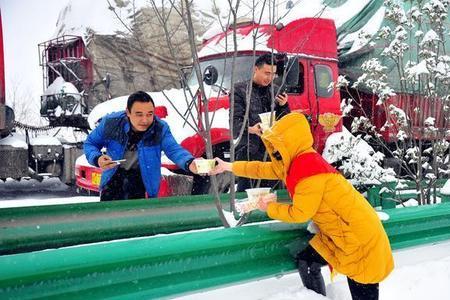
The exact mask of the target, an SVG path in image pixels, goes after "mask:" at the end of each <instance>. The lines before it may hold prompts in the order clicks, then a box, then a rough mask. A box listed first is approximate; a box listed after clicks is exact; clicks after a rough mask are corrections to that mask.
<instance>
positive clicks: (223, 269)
mask: <svg viewBox="0 0 450 300" xmlns="http://www.w3.org/2000/svg"><path fill="white" fill-rule="evenodd" d="M385 212H386V213H387V214H389V216H390V218H389V220H387V221H384V222H383V225H384V226H385V228H386V231H387V233H388V236H389V238H390V240H391V245H392V247H393V249H399V248H404V247H409V246H415V245H420V244H425V243H431V242H436V241H441V240H446V239H450V203H446V204H440V205H433V206H421V207H409V208H402V209H391V210H386V211H385ZM309 239H310V235H309V234H308V233H307V232H306V230H305V225H304V224H284V223H276V222H270V223H263V224H252V225H249V226H244V227H237V228H227V229H211V230H203V231H198V232H186V233H177V234H170V235H165V236H153V237H147V238H137V239H132V240H125V241H123V240H122V241H113V242H107V243H99V244H91V245H83V246H77V247H67V248H61V249H53V250H46V251H38V252H30V253H20V254H14V255H4V256H1V257H0V296H1V298H2V299H39V298H41V299H80V298H84V299H104V298H109V299H153V298H170V297H174V296H176V295H181V294H186V293H191V292H195V291H198V290H202V289H207V288H211V287H217V286H221V285H226V284H231V283H236V282H242V281H248V280H254V279H257V278H263V277H268V276H275V275H281V274H283V273H287V272H291V271H293V270H295V266H294V259H293V256H294V255H295V253H297V252H298V251H299V250H301V249H302V248H303V247H304V246H305V245H306V244H307V242H308V240H309Z"/></svg>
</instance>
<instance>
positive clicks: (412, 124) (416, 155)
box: [336, 0, 450, 204]
mask: <svg viewBox="0 0 450 300" xmlns="http://www.w3.org/2000/svg"><path fill="white" fill-rule="evenodd" d="M384 5H385V9H386V10H385V24H386V26H384V27H382V28H381V29H380V30H379V31H378V33H377V34H376V35H375V36H373V37H372V39H373V41H376V42H374V43H373V44H374V45H375V44H377V45H383V46H384V48H383V50H381V53H380V55H379V56H376V57H372V58H370V59H368V60H367V61H365V62H364V63H363V64H362V66H361V69H362V71H363V74H362V75H361V76H360V77H359V78H358V79H357V80H355V81H354V82H353V83H350V82H349V81H348V80H346V79H345V78H340V79H339V80H338V82H337V83H336V87H338V88H340V89H343V90H345V91H346V95H348V96H349V97H346V98H345V99H343V101H342V111H343V113H344V114H346V115H348V116H352V114H355V112H358V113H357V114H358V117H354V118H353V121H352V124H351V131H352V133H354V134H357V135H358V137H359V138H362V139H364V140H366V141H368V142H369V143H370V144H371V145H373V146H374V147H375V149H377V150H378V151H381V152H382V153H383V155H386V157H387V160H385V162H386V161H390V162H394V164H393V165H392V164H391V166H394V167H395V169H396V171H397V175H398V178H399V179H407V180H410V181H413V182H414V183H415V187H416V190H417V194H418V195H419V197H418V201H419V204H428V203H435V202H436V195H437V193H436V187H437V182H438V180H439V179H441V178H448V175H449V174H450V168H449V165H450V162H449V142H448V140H449V138H450V130H449V128H450V90H449V86H450V85H449V83H450V82H449V80H450V58H449V56H448V51H449V50H450V47H449V46H450V44H449V42H448V35H449V31H448V25H449V24H448V21H449V19H448V10H449V5H450V1H448V0H430V1H413V0H412V1H396V0H386V1H385V3H384ZM388 70H389V71H390V70H395V72H391V73H389V72H388ZM392 74H394V76H396V77H397V78H398V79H397V80H392V79H393V78H389V77H388V76H389V75H390V76H392ZM393 81H394V82H393ZM374 96H375V97H376V99H374V98H372V97H374ZM368 100H371V101H374V100H376V105H375V107H368V106H370V105H367V103H368V102H367V101H368ZM379 112H382V113H384V115H385V123H384V124H373V123H372V122H371V120H372V119H373V118H372V116H374V115H375V114H376V113H379ZM353 170H356V171H358V168H347V171H349V172H350V173H354V172H353ZM353 175H355V176H356V175H357V174H353Z"/></svg>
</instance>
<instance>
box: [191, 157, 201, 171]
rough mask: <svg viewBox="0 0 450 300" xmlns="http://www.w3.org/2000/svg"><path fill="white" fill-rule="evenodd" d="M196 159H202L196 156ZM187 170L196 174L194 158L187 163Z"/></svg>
mask: <svg viewBox="0 0 450 300" xmlns="http://www.w3.org/2000/svg"><path fill="white" fill-rule="evenodd" d="M196 159H202V158H196ZM189 171H191V172H192V173H194V174H198V170H197V165H196V164H195V159H194V160H193V161H192V162H191V163H190V164H189Z"/></svg>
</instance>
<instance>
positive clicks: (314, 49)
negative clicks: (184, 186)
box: [76, 18, 342, 195]
mask: <svg viewBox="0 0 450 300" xmlns="http://www.w3.org/2000/svg"><path fill="white" fill-rule="evenodd" d="M235 31H236V34H237V39H238V42H237V44H238V50H237V56H236V58H235V59H236V63H235V66H236V68H237V69H236V73H235V74H236V77H237V78H235V79H234V81H235V82H238V81H242V80H250V79H251V75H252V69H253V65H254V59H255V55H256V56H257V55H260V54H263V53H267V52H269V53H272V52H273V53H274V54H275V57H276V58H277V59H278V70H279V72H278V76H279V79H282V78H284V79H285V80H284V81H285V85H286V89H287V93H288V94H289V106H290V108H291V110H292V111H301V112H303V113H305V114H307V115H309V116H310V118H311V122H312V123H311V124H312V128H313V131H314V132H313V133H314V136H315V142H316V145H315V146H316V149H318V150H319V151H321V150H322V149H323V147H324V144H325V140H326V138H327V136H328V135H329V134H330V133H332V132H335V131H340V130H341V128H342V120H341V111H340V101H341V98H340V95H339V91H336V90H335V89H329V88H328V87H329V85H330V84H331V83H332V82H334V81H336V79H337V77H338V64H337V63H338V59H337V49H336V28H335V25H334V22H333V21H332V20H328V19H320V18H303V19H298V20H296V21H293V22H291V23H289V24H287V25H286V26H283V27H281V28H280V27H277V26H275V25H267V24H255V23H248V22H247V23H242V24H238V26H237V28H236V30H235ZM233 32H234V29H231V28H230V29H229V30H228V31H227V32H224V33H219V34H217V35H215V36H213V37H211V38H209V39H208V40H205V41H204V42H203V44H202V47H201V49H200V51H199V53H198V55H199V61H200V68H201V70H202V73H204V71H205V69H207V68H208V70H215V72H216V73H217V78H215V82H214V83H210V85H205V86H206V95H207V97H208V98H209V101H208V109H207V111H208V113H209V114H210V117H211V119H213V122H212V126H211V139H212V144H213V152H214V155H215V156H222V157H223V156H224V153H227V152H228V151H229V140H230V133H229V107H230V102H229V95H228V91H229V90H230V85H231V81H230V80H231V65H232V56H233V51H231V50H230V51H227V50H226V48H227V47H226V46H225V41H227V40H228V41H231V40H232V34H233ZM255 33H257V36H258V38H257V41H256V45H257V46H256V49H254V50H255V51H253V48H252V47H251V46H252V43H251V42H250V41H251V40H252V36H253V35H254V34H255ZM228 48H230V47H229V46H228ZM219 85H220V88H217V86H219ZM197 88H198V82H197V80H196V76H195V74H194V73H193V74H192V75H191V77H190V78H189V80H188V86H187V87H186V89H191V92H192V94H194V95H199V93H197V92H198V90H197ZM150 94H151V96H152V98H153V99H154V100H155V105H156V106H160V107H165V108H166V110H167V115H166V116H165V120H166V121H167V122H168V123H169V125H170V127H171V130H172V132H173V134H174V135H175V138H176V139H177V141H178V142H179V143H181V145H182V146H183V147H185V148H186V149H187V150H189V151H190V152H191V153H192V154H193V155H194V156H196V157H200V156H204V155H205V140H204V138H203V137H202V136H203V134H202V132H201V130H202V129H203V128H205V126H204V125H203V124H202V120H203V117H202V113H204V111H205V107H203V106H202V105H201V101H200V97H199V96H197V97H196V98H195V99H194V101H197V102H198V106H197V107H199V109H198V111H196V112H194V115H195V117H194V119H193V120H192V121H193V122H195V123H197V125H198V128H200V132H195V130H192V129H191V128H188V127H187V126H185V127H181V126H180V123H181V124H182V123H183V120H182V119H180V116H179V112H182V113H185V112H186V111H187V110H188V106H189V101H185V94H186V93H185V91H183V90H170V91H163V92H155V93H150ZM168 99H169V100H170V101H171V102H172V103H173V104H175V106H176V107H174V106H173V105H172V104H170V103H169V102H168ZM125 107H126V97H120V98H117V99H112V100H109V101H107V102H104V103H101V104H99V105H97V106H96V107H95V108H94V109H93V110H92V112H91V113H90V116H89V118H88V121H89V123H90V125H91V126H95V123H96V122H97V121H98V120H99V119H100V118H101V117H102V116H103V115H105V114H107V113H110V112H113V111H116V110H123V109H125ZM163 167H165V168H167V169H169V170H172V171H175V172H176V169H177V167H176V166H175V165H173V164H172V163H171V162H170V161H166V162H165V163H164V165H163ZM76 170H77V171H76V172H77V173H76V175H77V184H78V185H79V186H80V187H83V188H85V189H89V190H94V191H96V190H97V189H98V183H99V178H100V173H101V170H100V169H98V168H94V167H92V166H89V165H88V164H87V163H86V161H85V160H84V159H83V158H80V159H79V160H78V161H77V164H76ZM162 186H163V188H164V187H167V188H168V190H164V191H162V192H161V194H162V195H170V194H171V191H170V186H167V184H166V185H165V184H164V183H163V185H162ZM209 188H210V187H209V181H207V182H205V181H204V180H200V181H198V182H197V181H196V179H195V178H194V187H193V189H194V190H196V191H197V193H199V190H201V192H208V191H209Z"/></svg>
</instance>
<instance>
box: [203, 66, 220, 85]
mask: <svg viewBox="0 0 450 300" xmlns="http://www.w3.org/2000/svg"><path fill="white" fill-rule="evenodd" d="M218 78H219V72H217V69H216V67H214V66H212V65H209V66H207V67H206V68H205V71H204V72H203V82H204V83H206V84H207V85H213V84H215V83H216V82H217V79H218Z"/></svg>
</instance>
